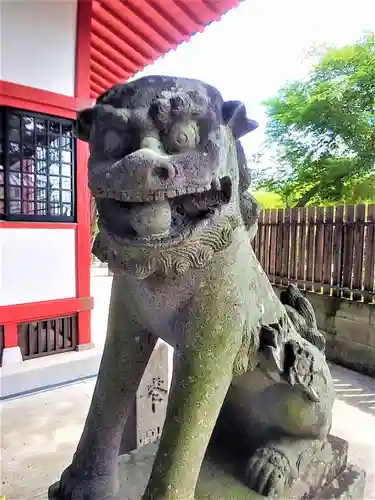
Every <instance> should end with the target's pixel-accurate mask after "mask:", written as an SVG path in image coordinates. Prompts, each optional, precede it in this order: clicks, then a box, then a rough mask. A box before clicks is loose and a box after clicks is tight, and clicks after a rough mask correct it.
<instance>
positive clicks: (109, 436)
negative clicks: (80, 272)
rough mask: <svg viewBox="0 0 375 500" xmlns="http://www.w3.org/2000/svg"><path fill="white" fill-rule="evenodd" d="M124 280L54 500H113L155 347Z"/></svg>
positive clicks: (117, 285)
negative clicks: (126, 431)
mask: <svg viewBox="0 0 375 500" xmlns="http://www.w3.org/2000/svg"><path fill="white" fill-rule="evenodd" d="M131 308H132V304H131V296H130V295H129V294H127V293H126V288H124V284H123V283H122V278H121V277H118V276H115V278H114V281H113V286H112V296H111V304H110V313H109V322H108V335H107V340H106V344H105V348H104V353H103V358H102V362H101V365H100V369H99V374H98V380H97V383H96V386H95V390H94V395H93V398H92V401H91V406H90V410H89V413H88V416H87V419H86V423H85V427H84V430H83V433H82V436H81V439H80V442H79V444H78V447H77V451H76V453H75V454H74V457H73V461H72V463H71V465H69V467H68V468H67V469H66V470H65V471H64V472H63V474H62V476H61V479H60V481H58V482H57V483H56V484H54V485H53V486H51V487H50V489H49V492H48V497H49V499H50V500H114V498H115V494H116V492H117V473H118V470H117V464H118V453H119V447H120V443H121V437H122V432H123V428H124V424H125V421H126V418H127V416H128V412H129V408H131V403H132V402H133V399H134V397H135V394H136V391H137V389H138V386H139V383H140V380H141V378H142V375H143V373H144V370H145V368H146V365H147V363H148V360H149V358H150V356H151V354H152V351H153V349H154V347H155V343H156V340H157V339H156V337H153V336H151V335H150V334H148V333H147V332H146V331H144V330H143V329H142V328H140V327H139V325H138V324H137V322H136V321H135V320H134V319H133V317H132V314H131Z"/></svg>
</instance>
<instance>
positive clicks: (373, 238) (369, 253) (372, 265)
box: [363, 204, 375, 303]
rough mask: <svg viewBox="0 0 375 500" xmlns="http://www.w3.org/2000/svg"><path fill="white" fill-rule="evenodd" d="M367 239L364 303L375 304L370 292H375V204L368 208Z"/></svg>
mask: <svg viewBox="0 0 375 500" xmlns="http://www.w3.org/2000/svg"><path fill="white" fill-rule="evenodd" d="M367 222H368V226H367V228H366V239H365V244H364V246H365V248H364V254H365V262H364V273H363V274H364V289H365V294H364V301H365V302H367V303H371V302H375V300H374V296H373V295H371V294H370V292H375V204H373V205H368V207H367Z"/></svg>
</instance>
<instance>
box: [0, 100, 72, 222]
mask: <svg viewBox="0 0 375 500" xmlns="http://www.w3.org/2000/svg"><path fill="white" fill-rule="evenodd" d="M1 128H2V133H3V140H2V141H0V142H2V144H3V154H2V159H3V161H2V162H1V157H0V163H2V165H4V167H3V170H2V171H1V172H2V174H1V173H0V184H1V175H2V178H3V185H4V189H3V191H4V193H3V198H2V201H3V212H2V214H3V218H5V219H7V220H36V221H38V220H40V221H66V222H68V221H74V216H75V210H74V207H75V204H74V176H75V148H74V146H75V143H74V136H73V128H74V122H73V121H72V120H65V119H61V118H57V117H51V116H45V115H40V114H38V113H31V112H28V111H21V110H18V109H11V108H5V109H3V113H2V127H1ZM0 203H1V187H0ZM0 214H1V204H0Z"/></svg>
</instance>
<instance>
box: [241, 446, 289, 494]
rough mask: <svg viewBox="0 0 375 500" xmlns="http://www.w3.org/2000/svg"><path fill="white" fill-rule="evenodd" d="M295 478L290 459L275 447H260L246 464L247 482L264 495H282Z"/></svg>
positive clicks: (251, 487)
mask: <svg viewBox="0 0 375 500" xmlns="http://www.w3.org/2000/svg"><path fill="white" fill-rule="evenodd" d="M293 479H294V474H293V473H292V468H291V466H290V463H289V460H288V459H287V458H286V457H285V455H283V454H282V453H281V452H279V451H278V450H275V449H274V448H267V447H264V448H259V449H258V450H257V451H256V452H255V453H254V455H253V456H252V457H251V458H250V460H249V461H248V463H247V466H246V471H245V483H246V484H247V486H248V487H249V488H250V489H252V490H254V491H256V492H257V493H259V494H261V495H264V496H271V495H282V494H283V492H284V489H285V486H286V485H287V484H289V483H290V482H291V481H292V480H293Z"/></svg>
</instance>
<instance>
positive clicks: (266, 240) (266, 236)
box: [263, 209, 271, 274]
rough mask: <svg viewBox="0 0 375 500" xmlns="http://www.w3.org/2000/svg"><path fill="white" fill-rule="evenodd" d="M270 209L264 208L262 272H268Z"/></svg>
mask: <svg viewBox="0 0 375 500" xmlns="http://www.w3.org/2000/svg"><path fill="white" fill-rule="evenodd" d="M270 221H271V211H270V210H269V209H267V210H264V218H263V224H264V242H263V244H264V253H265V255H264V267H263V269H264V272H265V273H266V274H268V273H269V272H270V254H271V252H270V238H271V226H270Z"/></svg>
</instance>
